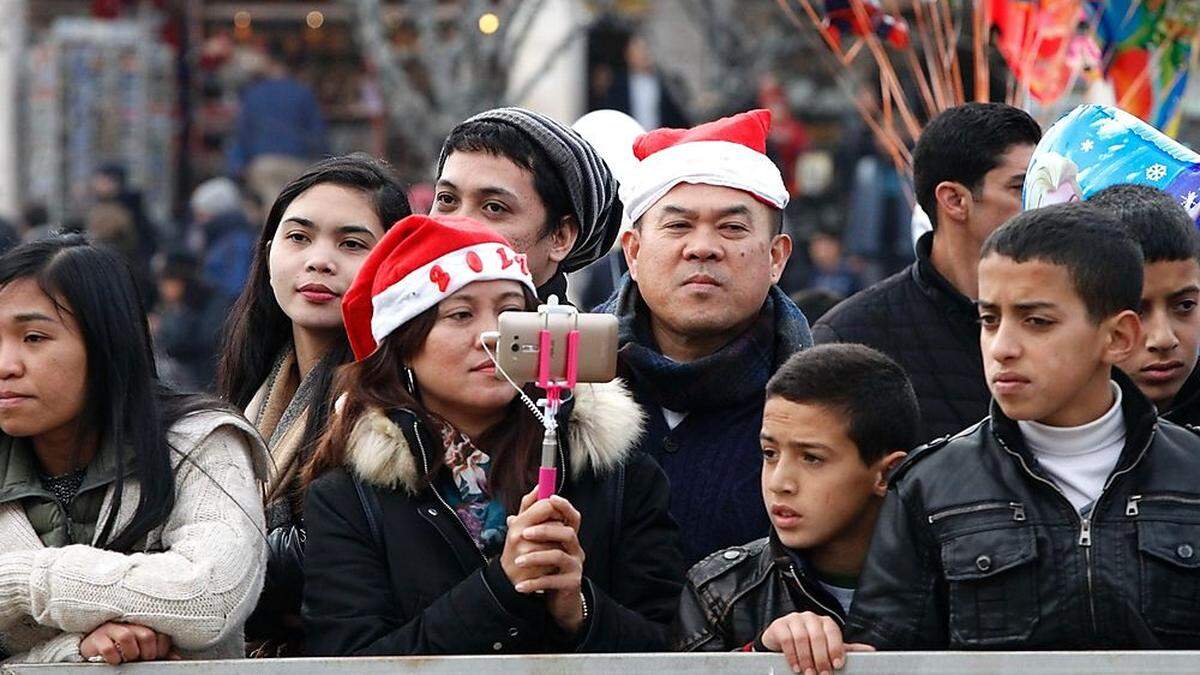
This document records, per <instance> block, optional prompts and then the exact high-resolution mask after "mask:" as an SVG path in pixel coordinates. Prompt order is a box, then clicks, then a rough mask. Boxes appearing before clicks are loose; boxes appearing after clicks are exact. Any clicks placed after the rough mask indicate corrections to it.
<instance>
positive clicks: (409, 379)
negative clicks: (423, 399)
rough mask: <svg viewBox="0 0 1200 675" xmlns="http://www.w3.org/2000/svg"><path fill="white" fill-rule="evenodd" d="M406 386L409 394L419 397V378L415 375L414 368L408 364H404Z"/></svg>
mask: <svg viewBox="0 0 1200 675" xmlns="http://www.w3.org/2000/svg"><path fill="white" fill-rule="evenodd" d="M404 388H405V389H406V390H407V391H408V395H409V396H412V397H413V398H416V397H417V378H416V377H415V376H414V375H413V369H412V368H409V367H408V366H404Z"/></svg>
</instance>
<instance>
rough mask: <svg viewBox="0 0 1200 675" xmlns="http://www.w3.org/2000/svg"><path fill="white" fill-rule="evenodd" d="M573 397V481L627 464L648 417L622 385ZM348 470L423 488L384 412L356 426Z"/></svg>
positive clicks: (412, 458)
mask: <svg viewBox="0 0 1200 675" xmlns="http://www.w3.org/2000/svg"><path fill="white" fill-rule="evenodd" d="M574 393H575V398H574V403H573V407H572V408H571V417H570V421H569V423H568V424H567V428H566V430H565V435H564V436H563V438H565V440H566V445H567V449H568V451H569V453H570V456H569V457H568V459H567V461H568V465H569V467H570V471H571V478H572V479H577V478H579V476H581V475H582V474H583V472H584V471H586V470H588V469H591V470H592V471H594V472H596V473H604V472H606V471H608V470H610V469H612V468H614V467H616V466H618V465H620V464H621V463H622V462H624V461H625V458H626V457H627V456H628V455H629V453H630V452H632V451H633V450H634V448H636V447H637V443H638V441H639V440H640V439H641V437H642V434H643V432H644V430H645V423H646V414H645V413H644V412H643V411H642V408H641V406H639V405H638V404H637V402H636V401H634V400H633V396H632V395H631V394H630V393H629V390H628V389H627V388H626V386H625V383H624V382H622V381H621V380H619V379H618V380H613V381H612V382H609V383H605V384H581V385H578V386H577V387H576V388H575V392H574ZM438 449H440V448H438ZM428 450H430V451H431V452H432V451H434V450H433V449H428ZM346 464H347V467H348V468H349V469H350V470H351V471H352V472H353V473H354V474H355V475H357V476H358V477H359V478H361V479H362V480H363V481H366V482H367V483H370V484H372V485H376V486H379V487H382V488H388V489H402V490H404V491H405V492H407V493H409V494H414V495H415V494H417V492H418V491H419V490H420V488H421V474H422V470H421V467H420V466H419V465H418V460H417V454H416V453H415V452H413V451H412V450H411V449H410V448H409V443H408V439H407V437H406V436H405V435H404V431H403V430H402V429H400V427H398V426H397V425H396V423H395V422H393V421H392V420H391V419H389V418H388V416H387V415H386V414H385V413H384V411H382V410H378V409H371V410H368V411H366V412H365V413H364V414H363V415H362V416H361V417H359V419H358V421H357V422H355V424H354V428H353V429H352V430H351V432H350V440H349V447H348V448H347V449H346Z"/></svg>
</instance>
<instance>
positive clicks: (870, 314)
mask: <svg viewBox="0 0 1200 675" xmlns="http://www.w3.org/2000/svg"><path fill="white" fill-rule="evenodd" d="M932 246H933V235H932V233H927V234H925V235H924V236H923V237H922V238H921V240H920V241H919V242H918V243H917V261H916V262H914V263H913V264H912V265H910V266H909V267H907V268H905V269H904V270H902V271H900V272H898V273H897V274H895V275H893V276H891V277H888V278H887V279H884V280H883V281H880V282H879V283H877V284H875V285H874V286H871V287H870V288H868V289H866V290H864V291H862V292H860V293H858V294H857V295H854V296H852V297H850V298H849V299H847V300H845V301H843V302H842V303H840V304H839V305H838V306H837V307H834V308H833V309H832V310H830V311H829V313H828V314H826V315H825V316H823V317H821V320H820V321H818V322H817V323H816V325H814V326H813V340H814V341H815V342H816V343H817V344H828V343H831V342H857V343H860V344H864V345H867V346H868V347H873V348H875V349H878V350H879V351H881V352H883V353H884V354H887V355H888V356H890V357H892V358H893V359H895V361H896V363H899V364H900V366H901V367H902V368H904V371H905V372H906V373H908V377H909V378H910V379H911V380H912V385H913V389H914V390H915V391H916V393H917V402H918V403H919V404H920V406H921V425H922V426H921V432H920V435H919V436H918V437H917V439H918V442H919V443H926V442H929V441H931V440H933V439H935V438H940V437H942V436H946V435H949V434H955V433H958V432H959V431H962V430H963V429H965V428H967V427H969V426H971V425H972V424H975V423H976V422H978V421H979V420H981V419H983V418H984V417H986V416H987V414H988V402H989V401H990V400H991V393H990V392H989V391H988V388H987V381H986V379H985V378H984V375H983V357H982V356H981V355H980V351H979V312H978V310H976V309H975V305H974V303H972V302H971V300H970V299H969V298H967V297H966V296H965V295H963V294H962V293H959V292H958V290H957V289H955V288H954V286H952V285H951V284H950V282H949V281H947V280H946V279H945V278H944V277H942V275H941V274H939V273H938V271H937V270H936V269H934V267H933V263H932V262H931V260H930V257H929V256H930V249H931V247H932Z"/></svg>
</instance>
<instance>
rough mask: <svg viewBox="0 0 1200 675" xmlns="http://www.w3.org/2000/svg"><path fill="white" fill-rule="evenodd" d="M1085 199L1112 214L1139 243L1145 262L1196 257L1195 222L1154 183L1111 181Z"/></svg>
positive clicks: (1198, 240)
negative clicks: (1115, 183)
mask: <svg viewBox="0 0 1200 675" xmlns="http://www.w3.org/2000/svg"><path fill="white" fill-rule="evenodd" d="M1087 201H1088V203H1089V204H1091V205H1092V206H1095V207H1096V208H1098V209H1103V210H1105V211H1107V212H1109V213H1111V214H1112V215H1114V216H1116V218H1117V221H1118V222H1119V223H1120V225H1121V227H1123V228H1124V229H1125V231H1126V232H1128V233H1129V236H1131V237H1133V239H1134V241H1136V242H1137V243H1138V245H1139V246H1141V247H1142V255H1143V256H1144V257H1145V258H1146V262H1147V263H1156V262H1175V261H1178V260H1195V259H1197V257H1200V236H1198V235H1197V233H1196V223H1195V222H1193V221H1192V217H1191V216H1189V215H1188V213H1187V211H1185V210H1184V208H1183V207H1182V206H1180V204H1179V202H1177V201H1175V198H1174V197H1172V196H1171V195H1169V194H1167V193H1166V192H1163V191H1162V190H1159V189H1158V188H1156V187H1151V186H1149V185H1134V184H1132V183H1122V184H1119V185H1112V186H1110V187H1106V188H1104V189H1103V190H1101V191H1099V192H1097V193H1096V194H1094V195H1092V196H1091V197H1090V198H1088V200H1087Z"/></svg>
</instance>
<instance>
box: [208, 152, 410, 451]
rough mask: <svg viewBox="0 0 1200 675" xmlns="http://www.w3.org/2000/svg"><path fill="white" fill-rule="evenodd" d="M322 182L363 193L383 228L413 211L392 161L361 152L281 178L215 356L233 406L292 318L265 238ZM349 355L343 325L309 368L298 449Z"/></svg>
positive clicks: (248, 394) (255, 383)
mask: <svg viewBox="0 0 1200 675" xmlns="http://www.w3.org/2000/svg"><path fill="white" fill-rule="evenodd" d="M328 184H332V185H339V186H342V187H346V188H350V189H353V190H359V191H361V192H363V193H364V194H366V195H367V196H368V197H369V198H370V200H371V203H372V205H373V206H374V208H375V214H376V215H377V216H378V217H379V222H380V224H382V225H383V229H384V230H388V229H390V228H391V227H392V225H393V224H395V222H396V221H398V220H400V219H402V218H404V217H405V216H409V215H411V214H412V210H411V209H410V208H409V206H408V197H407V196H406V189H405V186H404V184H403V183H401V182H400V180H399V179H398V178H396V176H395V174H394V173H393V172H392V169H391V167H390V166H388V164H387V163H386V162H383V161H381V160H377V159H375V158H373V157H370V156H369V155H365V154H362V153H355V154H353V155H347V156H344V157H331V158H329V159H324V160H321V161H319V162H317V163H316V164H313V165H312V166H310V167H308V169H307V170H305V172H304V174H303V175H301V176H300V177H299V178H296V179H295V180H293V181H292V182H290V183H288V184H287V185H286V186H284V188H283V190H281V191H280V193H279V196H278V197H276V198H275V203H274V204H272V205H271V210H270V212H269V213H268V214H267V221H266V223H265V224H264V225H263V228H262V233H261V235H260V236H259V238H258V246H257V248H256V249H255V252H254V260H253V262H251V264H250V274H249V277H248V279H247V282H246V286H245V288H243V289H242V294H241V296H239V297H238V299H237V302H236V303H235V304H234V306H233V309H232V310H231V311H230V318H229V321H228V323H227V324H226V326H225V338H224V341H223V344H222V347H221V360H220V363H219V365H218V366H217V392H218V393H219V394H220V396H221V397H222V398H224V399H225V400H227V401H229V402H230V403H232V404H233V405H235V406H237V407H238V408H239V409H245V407H246V406H247V405H248V404H249V403H250V400H251V399H252V398H254V393H255V392H256V391H257V390H258V388H259V387H260V386H262V383H263V381H264V380H265V379H266V378H267V376H268V375H270V373H271V368H272V367H274V365H275V359H276V358H277V357H278V356H279V354H280V352H281V351H282V350H283V349H284V348H285V347H286V346H287V345H288V344H289V343H290V342H291V339H292V321H291V319H289V318H288V316H287V314H284V313H283V309H281V308H280V307H279V303H278V302H276V300H275V294H274V291H272V289H271V280H270V268H269V263H268V255H269V250H268V249H269V244H270V242H271V240H272V239H273V238H274V237H275V232H276V230H278V229H279V222H280V220H282V219H283V214H284V212H285V211H287V208H288V207H289V206H291V204H292V202H293V201H295V199H296V198H297V197H299V196H300V195H301V194H303V193H304V192H306V191H308V190H309V189H310V188H312V187H314V186H317V185H328ZM352 358H353V357H352V354H351V351H350V343H349V342H348V341H347V340H346V337H345V334H344V333H343V335H342V336H341V338H340V339H339V340H338V342H337V344H336V345H335V346H334V347H333V349H332V350H331V352H330V353H329V354H328V355H326V357H325V358H323V359H322V360H321V362H320V364H318V366H317V368H318V369H319V370H318V371H316V372H315V374H313V375H312V377H313V378H314V380H313V390H312V391H313V396H314V398H313V401H314V406H313V407H312V408H311V409H310V410H309V413H308V421H307V422H306V424H305V427H304V435H303V437H302V438H301V443H300V449H301V457H304V456H305V453H306V450H307V449H311V448H312V447H313V446H314V445H315V442H316V439H317V437H318V436H319V435H320V433H321V430H322V428H323V427H324V426H325V420H326V419H327V418H328V416H329V403H330V402H329V400H328V399H329V389H330V385H331V383H332V380H333V371H334V369H335V368H336V367H337V366H339V365H341V364H343V363H347V362H349V361H350V360H351V359H352Z"/></svg>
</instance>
